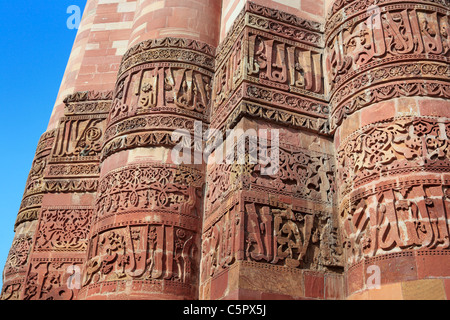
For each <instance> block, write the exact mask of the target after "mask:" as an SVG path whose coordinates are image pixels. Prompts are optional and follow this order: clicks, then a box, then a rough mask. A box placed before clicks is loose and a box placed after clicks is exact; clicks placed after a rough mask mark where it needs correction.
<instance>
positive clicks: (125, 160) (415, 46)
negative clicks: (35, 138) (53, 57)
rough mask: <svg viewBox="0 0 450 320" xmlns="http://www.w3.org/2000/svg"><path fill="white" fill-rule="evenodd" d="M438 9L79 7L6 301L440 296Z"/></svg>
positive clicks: (445, 43) (445, 78) (185, 3)
mask: <svg viewBox="0 0 450 320" xmlns="http://www.w3.org/2000/svg"><path fill="white" fill-rule="evenodd" d="M449 137H450V2H449V0H367V1H354V0H334V1H333V0H315V1H312V0H298V1H293V0H253V1H247V0H176V1H175V0H87V4H86V9H85V12H84V15H83V18H82V21H81V25H80V28H79V30H78V34H77V37H76V40H75V43H74V46H73V49H72V54H71V56H70V58H69V62H68V64H67V68H66V72H65V74H64V78H63V80H62V84H61V87H60V91H59V95H58V98H57V101H56V103H55V107H54V109H53V113H52V115H51V117H50V121H49V125H48V129H47V131H46V132H45V133H44V134H43V135H42V137H41V139H40V141H39V143H38V146H37V150H36V156H35V159H34V161H33V164H32V168H31V171H30V174H29V177H28V180H27V184H26V189H25V192H24V195H23V200H22V203H21V206H20V209H19V213H18V216H17V219H16V222H15V225H14V230H15V237H14V240H13V243H12V246H11V250H10V253H9V256H8V259H7V262H6V265H5V269H4V272H3V277H4V284H3V288H2V292H1V298H2V299H5V300H8V299H15V300H21V299H23V300H29V299H36V300H39V299H60V300H69V299H79V300H87V299H147V300H154V299H170V300H174V299H189V300H193V299H201V300H217V299H235V300H241V299H248V300H262V299H450V267H449V266H450V250H449V249H450V238H449V215H450V146H449Z"/></svg>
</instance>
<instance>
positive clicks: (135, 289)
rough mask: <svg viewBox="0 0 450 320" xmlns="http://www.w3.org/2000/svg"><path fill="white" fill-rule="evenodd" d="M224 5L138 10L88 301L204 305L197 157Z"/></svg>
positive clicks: (107, 149)
mask: <svg viewBox="0 0 450 320" xmlns="http://www.w3.org/2000/svg"><path fill="white" fill-rule="evenodd" d="M220 4H221V1H219V0H214V1H202V2H198V1H169V0H166V1H139V2H138V6H137V9H136V15H135V18H134V23H133V31H132V33H131V36H130V42H129V44H130V47H129V49H128V51H127V52H126V53H125V55H124V56H123V59H122V63H121V65H120V68H119V71H118V76H117V82H116V89H115V92H114V96H113V104H112V107H111V110H110V113H109V117H108V120H107V128H106V132H105V136H104V141H103V150H102V160H101V161H102V163H101V173H100V180H99V187H98V193H97V199H96V206H95V211H96V218H95V223H94V226H93V229H92V231H91V238H90V243H89V248H88V256H87V263H86V265H85V267H84V272H83V288H82V289H81V291H80V296H79V297H80V298H81V299H98V298H102V299H121V298H130V299H196V298H197V297H198V273H199V261H200V236H201V226H202V215H203V208H202V203H203V200H202V199H203V196H202V191H203V185H204V164H203V163H202V161H200V162H198V161H194V158H193V157H191V156H192V148H193V146H194V144H195V143H194V142H198V143H199V145H200V146H201V145H202V141H201V138H202V131H203V130H205V129H206V128H207V125H208V119H209V106H210V99H211V85H212V83H211V82H212V80H211V79H212V76H213V73H212V72H213V69H214V47H215V45H216V44H217V34H218V31H217V30H218V25H216V22H217V17H218V16H220ZM202 124H203V126H202ZM176 130H178V134H174V131H176ZM194 137H200V138H198V139H200V140H198V139H197V140H196V141H194ZM181 146H183V147H185V149H184V153H181V155H182V156H184V157H183V159H184V160H183V161H182V162H180V161H177V159H176V157H174V154H180V153H178V151H177V150H175V149H176V148H177V147H181ZM174 150H175V152H172V151H174Z"/></svg>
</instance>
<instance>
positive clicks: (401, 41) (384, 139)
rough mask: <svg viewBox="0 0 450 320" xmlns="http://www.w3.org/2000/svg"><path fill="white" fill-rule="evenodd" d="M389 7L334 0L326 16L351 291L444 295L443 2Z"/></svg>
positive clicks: (448, 95) (447, 46)
mask: <svg viewBox="0 0 450 320" xmlns="http://www.w3.org/2000/svg"><path fill="white" fill-rule="evenodd" d="M392 3H394V1H384V2H383V3H379V4H378V5H377V6H375V5H372V6H368V5H361V3H359V2H357V1H345V2H343V1H334V3H333V5H332V6H331V7H330V15H329V19H328V21H327V30H326V46H327V51H328V53H327V54H328V63H327V64H328V66H327V68H328V70H327V74H328V75H329V76H330V77H329V79H328V83H329V86H330V99H331V115H330V127H331V131H332V132H333V133H334V141H335V148H336V157H337V181H338V186H339V190H338V193H339V205H340V208H339V213H340V219H341V228H342V231H343V235H344V250H345V256H346V257H345V262H346V273H347V283H348V288H347V290H348V295H349V298H365V299H377V298H380V297H382V298H389V299H424V298H433V299H441V298H445V291H444V288H445V281H444V280H443V279H442V278H444V277H448V276H449V275H450V273H449V268H448V265H449V262H450V260H449V259H450V251H449V248H450V242H449V223H448V222H449V220H448V216H449V214H450V202H449V196H450V191H449V190H450V189H449V187H450V186H449V184H450V180H449V178H450V175H449V174H448V171H449V168H450V161H449V159H450V158H449V152H450V149H449V148H448V141H449V134H450V119H449V116H450V114H449V111H448V110H450V109H449V107H450V100H449V99H450V82H449V70H450V63H449V58H450V21H449V18H448V17H449V2H448V1H442V2H439V3H432V2H429V1H423V3H417V2H411V3H408V2H402V3H396V4H395V6H394V5H392ZM425 4H426V5H425ZM344 12H345V14H344ZM444 266H447V267H444ZM419 285H420V287H421V288H423V289H424V290H420V291H416V290H415V289H414V288H415V287H417V286H419ZM425 288H426V289H427V290H425Z"/></svg>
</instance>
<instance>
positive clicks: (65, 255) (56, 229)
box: [2, 0, 135, 299]
mask: <svg viewBox="0 0 450 320" xmlns="http://www.w3.org/2000/svg"><path fill="white" fill-rule="evenodd" d="M134 9H135V2H134V1H126V0H120V1H115V2H114V3H113V4H107V3H104V2H102V3H99V1H98V0H89V1H87V3H86V6H85V12H84V15H83V18H82V20H81V24H80V27H79V29H78V33H77V37H76V39H75V42H74V45H73V48H72V52H71V55H70V58H69V61H68V64H67V67H66V72H65V74H64V77H63V79H62V82H61V86H60V91H59V94H58V98H57V101H56V103H55V107H54V109H53V112H52V115H51V117H50V121H49V125H48V130H47V132H45V133H44V134H43V135H42V137H41V139H40V141H39V143H38V146H37V150H36V156H35V159H34V160H33V164H32V169H31V171H30V174H29V178H28V181H27V183H26V187H25V192H24V195H23V200H22V203H21V206H20V209H19V214H18V216H17V219H16V223H15V232H16V235H15V238H14V240H13V244H12V247H11V251H10V254H9V257H8V261H7V264H6V267H5V277H4V280H5V284H4V288H3V294H2V298H3V299H72V298H75V297H76V293H77V288H76V287H78V285H77V284H76V283H75V282H76V281H75V282H74V286H72V285H68V283H69V282H68V280H69V278H71V276H72V275H74V279H75V278H76V277H79V272H78V275H76V274H73V272H75V273H76V271H77V270H78V269H79V267H80V265H81V264H82V261H83V258H84V256H85V249H86V242H87V235H88V232H89V230H90V219H91V215H92V211H93V210H92V206H93V202H94V201H93V200H94V198H95V191H96V183H97V179H96V178H97V177H98V173H99V170H98V151H100V148H99V146H100V141H101V138H102V135H103V130H104V123H105V120H106V116H107V115H108V110H109V106H110V105H111V101H110V100H111V96H112V89H114V83H115V80H116V73H117V70H118V66H119V63H120V58H121V56H122V55H123V53H124V49H126V45H127V43H128V38H129V36H128V34H127V33H129V31H130V30H131V26H132V22H133V15H134ZM105 21H107V23H105ZM124 39H125V43H124ZM124 46H125V48H124ZM79 91H82V92H81V93H80V92H79ZM75 226H76V229H77V230H76V231H74V230H73V228H74V227H75Z"/></svg>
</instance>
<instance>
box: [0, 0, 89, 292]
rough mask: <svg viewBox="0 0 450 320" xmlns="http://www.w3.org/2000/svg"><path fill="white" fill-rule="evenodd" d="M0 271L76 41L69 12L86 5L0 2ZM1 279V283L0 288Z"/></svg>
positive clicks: (46, 0)
mask: <svg viewBox="0 0 450 320" xmlns="http://www.w3.org/2000/svg"><path fill="white" fill-rule="evenodd" d="M0 3H1V4H0V8H1V12H2V18H1V19H0V44H1V45H0V65H1V69H0V71H1V76H0V97H1V98H0V108H1V111H2V112H1V117H0V150H1V157H0V171H1V172H0V177H1V180H0V181H1V183H0V203H1V204H2V210H1V214H0V270H1V272H2V273H3V268H4V265H5V261H6V258H7V256H8V252H9V249H10V247H11V244H12V240H13V237H14V231H13V227H14V221H15V219H16V216H17V213H18V210H19V207H20V202H21V200H22V194H23V191H24V188H25V182H26V180H27V176H28V173H29V170H30V168H31V163H32V161H33V157H34V153H35V151H36V146H37V143H38V141H39V138H40V136H41V134H42V133H44V132H45V130H46V128H47V124H48V121H49V119H50V115H51V112H52V108H53V106H54V104H55V100H56V96H57V94H58V90H59V86H60V84H61V80H62V77H63V75H64V70H65V68H66V64H67V61H68V59H69V55H70V52H71V49H72V45H73V42H74V40H75V36H76V32H77V30H76V29H72V30H70V29H68V28H67V25H66V22H67V19H69V17H70V14H68V13H67V8H68V7H69V6H70V5H78V6H79V7H80V8H81V12H83V10H84V6H85V4H86V0H68V1H67V0H56V1H55V0H42V1H36V0H34V1H32V0H25V1H7V0H0ZM1 285H2V280H1V279H0V286H1Z"/></svg>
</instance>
